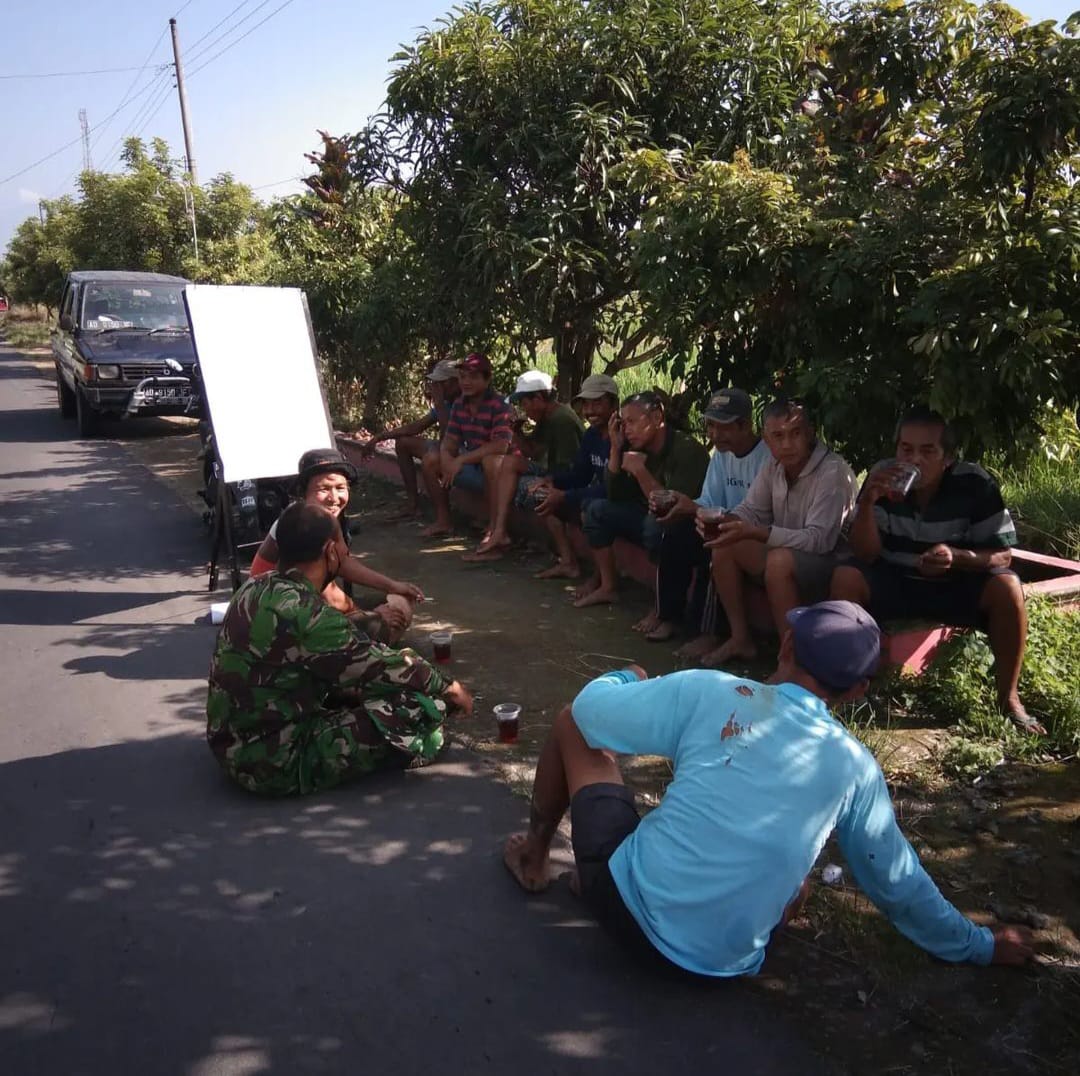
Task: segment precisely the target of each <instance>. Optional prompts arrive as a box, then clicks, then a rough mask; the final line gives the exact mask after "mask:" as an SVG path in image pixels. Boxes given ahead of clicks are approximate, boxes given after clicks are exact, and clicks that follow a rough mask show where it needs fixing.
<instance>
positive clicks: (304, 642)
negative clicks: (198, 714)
mask: <svg viewBox="0 0 1080 1076" xmlns="http://www.w3.org/2000/svg"><path fill="white" fill-rule="evenodd" d="M277 542H278V548H279V560H278V570H277V571H275V572H270V573H268V574H266V575H262V576H259V577H257V578H255V579H250V580H248V582H246V583H245V584H244V585H243V586H242V587H241V588H240V589H239V590H238V591H237V592H236V595H235V596H234V597H233V600H232V602H231V604H230V605H229V610H228V612H227V613H226V614H225V620H224V623H223V624H222V626H221V633H220V634H219V636H218V641H217V647H216V649H215V651H214V657H213V660H212V662H211V666H210V690H209V696H208V698H207V702H206V716H207V725H206V738H207V741H208V742H209V744H210V748H211V750H212V751H213V752H214V755H215V756H216V758H217V759H218V761H219V762H220V763H221V765H222V767H223V768H224V770H225V772H226V773H227V774H228V775H229V776H230V777H231V778H232V779H233V780H234V781H236V782H237V783H238V784H239V785H241V786H242V787H243V788H246V789H247V790H248V791H251V792H259V793H263V794H266V795H277V796H280V795H289V794H293V793H306V792H315V791H318V790H321V789H324V788H332V787H333V786H334V785H337V784H340V783H341V782H342V781H346V780H348V779H350V778H353V777H356V776H359V775H361V774H365V773H370V772H371V771H372V770H375V769H377V768H379V767H380V766H384V765H390V766H392V765H395V764H396V765H398V766H405V765H408V763H409V762H410V761H412V760H424V761H427V760H429V759H432V758H434V757H435V755H436V754H437V753H438V751H439V749H440V748H441V747H442V743H443V733H442V723H443V720H444V718H445V715H446V708H447V704H449V705H450V706H453V707H458V708H460V709H462V710H464V711H465V712H466V713H468V712H470V711H471V709H472V697H471V695H470V694H469V692H468V691H467V690H466V689H465V688H464V687H462V685H461V684H459V683H457V682H456V681H454V682H452V683H451V682H448V681H447V680H446V679H445V678H444V677H443V676H441V675H440V674H439V673H438V672H437V671H436V670H435V669H434V668H432V667H431V666H430V665H429V664H428V663H427V662H426V661H424V660H423V658H421V657H420V656H419V655H418V654H416V653H415V652H414V651H412V650H394V649H391V648H390V647H387V646H383V645H382V644H380V643H375V642H372V641H371V640H370V639H369V638H368V637H367V636H366V635H364V634H362V633H361V632H360V631H358V630H357V628H356V627H355V626H354V625H353V624H351V623H350V622H349V620H348V619H347V618H346V617H345V616H344V615H343V614H342V613H340V612H339V611H338V610H336V609H334V608H332V607H331V606H329V605H327V604H326V602H324V601H323V599H322V597H321V594H322V590H323V588H324V587H325V586H326V584H327V582H328V581H329V580H331V579H333V578H334V577H335V576H336V574H337V571H338V568H339V566H340V564H341V563H342V561H344V560H345V558H346V557H348V555H349V551H348V547H347V546H346V545H345V543H344V541H343V539H342V537H341V528H340V527H339V525H338V523H337V520H335V519H334V518H333V516H331V515H330V514H329V513H328V512H326V511H325V510H324V509H322V508H320V507H318V506H313V505H307V504H303V503H297V504H294V505H291V506H290V507H289V508H287V509H286V510H285V512H284V513H283V514H282V516H281V519H280V521H279V523H278V534H277Z"/></svg>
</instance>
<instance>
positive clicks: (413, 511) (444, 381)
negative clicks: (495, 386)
mask: <svg viewBox="0 0 1080 1076" xmlns="http://www.w3.org/2000/svg"><path fill="white" fill-rule="evenodd" d="M425 380H426V381H427V388H428V395H429V397H430V399H431V410H430V411H428V413H427V414H426V415H424V417H423V418H418V419H417V420H416V421H415V422H406V423H405V425H403V426H394V427H393V428H391V429H388V430H383V432H382V433H377V434H376V435H375V436H374V437H372V438H371V439H370V440H369V441H365V442H364V443H363V445H361V447H360V451H361V452H362V453H363V454H364V456H365V457H367V456H370V455H371V454H372V453H373V452H374V451H375V446H376V445H377V444H379V443H380V442H382V441H393V442H394V452H395V453H396V454H397V462H398V468H399V469H400V471H401V481H402V485H403V486H404V488H405V500H406V504H405V507H404V508H403V509H402V510H401V515H402V516H403V517H406V518H407V517H410V516H418V515H419V514H420V491H419V487H418V483H417V478H416V461H417V460H422V459H423V458H424V457H425V456H426V455H427V454H428V453H429V452H431V453H434V454H435V455H436V456H437V455H438V454H439V442H440V441H441V440H442V435H443V433H444V432H445V430H446V423H447V422H448V421H449V418H450V405H451V404H452V403H453V402H454V401H455V400H456V399H457V398H458V396H459V395H460V394H461V386H460V385H459V384H458V372H457V365H456V364H455V363H454V362H453V361H452V360H451V359H440V360H439V361H438V362H437V363H435V365H434V367H433V368H432V370H431V372H430V373H429V374H428V375H427V377H426V378H425ZM428 430H432V432H434V433H435V434H437V436H436V437H430V436H429V437H425V436H424V434H425V433H426V432H427V431H428Z"/></svg>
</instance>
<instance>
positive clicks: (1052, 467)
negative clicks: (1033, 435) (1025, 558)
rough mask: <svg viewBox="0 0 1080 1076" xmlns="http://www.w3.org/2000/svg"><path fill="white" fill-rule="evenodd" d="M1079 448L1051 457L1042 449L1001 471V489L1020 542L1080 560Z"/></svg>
mask: <svg viewBox="0 0 1080 1076" xmlns="http://www.w3.org/2000/svg"><path fill="white" fill-rule="evenodd" d="M1078 474H1080V452H1076V453H1073V452H1069V453H1067V454H1066V455H1065V456H1064V458H1060V459H1050V458H1048V457H1047V456H1045V455H1044V454H1042V453H1036V454H1033V455H1032V456H1031V458H1030V459H1029V460H1027V462H1026V463H1024V464H1023V465H1022V466H1020V467H1008V468H1004V469H1003V470H1002V471H1001V472H1000V481H1001V491H1002V494H1003V495H1004V497H1005V502H1006V504H1008V505H1009V507H1010V508H1011V509H1013V510H1014V512H1015V515H1016V525H1017V529H1018V531H1019V532H1020V537H1021V544H1022V545H1024V546H1027V547H1030V548H1033V549H1036V550H1039V551H1041V552H1045V553H1050V554H1052V555H1055V556H1059V557H1068V558H1069V559H1070V560H1080V481H1078V480H1077V475H1078Z"/></svg>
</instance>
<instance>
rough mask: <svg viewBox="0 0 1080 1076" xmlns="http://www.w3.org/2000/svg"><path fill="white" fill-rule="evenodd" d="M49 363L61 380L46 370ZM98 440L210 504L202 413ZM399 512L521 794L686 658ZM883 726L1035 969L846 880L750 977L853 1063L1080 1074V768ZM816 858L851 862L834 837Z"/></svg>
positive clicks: (849, 1066)
mask: <svg viewBox="0 0 1080 1076" xmlns="http://www.w3.org/2000/svg"><path fill="white" fill-rule="evenodd" d="M35 358H37V360H38V361H39V363H40V364H41V366H42V369H43V373H44V374H45V375H46V376H51V365H50V364H48V363H47V362H45V361H43V357H42V356H40V355H38V356H35ZM103 435H104V436H107V437H116V439H117V440H119V441H120V442H121V443H123V444H125V445H126V447H127V450H128V451H129V452H130V453H131V455H132V457H133V460H134V461H135V462H137V463H138V464H141V465H144V466H146V467H148V468H150V469H151V470H152V471H153V473H154V474H155V475H156V476H157V477H159V478H160V480H161V481H163V482H165V483H167V484H169V485H170V486H173V487H174V488H175V489H177V490H178V492H179V493H180V494H181V495H182V496H183V497H184V499H185V500H186V501H187V502H188V503H189V504H190V505H191V506H192V509H193V510H195V511H201V507H202V504H201V501H200V500H199V499H198V497H197V494H196V489H197V485H198V467H197V462H196V452H197V448H198V441H197V438H196V436H195V434H194V427H193V424H192V423H190V422H187V421H185V420H177V421H166V420H147V421H143V422H134V423H130V424H127V425H120V424H117V426H116V427H115V428H112V427H106V428H105V430H104V431H103ZM399 504H400V501H399V495H398V493H397V491H396V490H395V489H394V488H393V487H390V486H389V485H387V484H385V483H383V482H380V481H379V480H377V479H374V478H371V477H364V478H362V480H361V483H360V485H359V488H358V489H357V491H356V492H355V493H354V503H353V507H354V509H355V510H356V511H355V513H354V518H355V519H356V523H357V526H356V527H354V534H355V538H354V541H353V548H354V552H356V553H357V554H358V555H360V556H364V557H365V558H367V559H369V561H370V563H371V564H372V565H373V566H377V567H378V568H379V570H381V571H383V572H386V573H387V574H390V575H393V576H397V577H398V578H404V579H409V580H412V581H414V582H416V583H417V584H419V585H420V586H421V587H423V589H424V590H425V592H426V593H427V594H429V595H430V597H431V599H432V600H431V601H430V602H428V603H425V604H424V605H423V606H421V607H420V609H421V611H420V613H419V615H418V618H417V622H416V624H415V626H414V628H413V630H412V632H411V633H410V637H409V640H408V642H409V643H410V644H411V645H414V646H415V647H416V648H417V649H418V650H420V651H421V652H422V653H425V654H429V653H430V646H429V640H428V635H429V633H430V632H431V631H432V630H434V629H437V628H450V629H451V630H452V631H453V632H454V638H453V663H452V666H451V671H452V672H453V674H454V675H455V676H457V677H459V678H460V679H462V680H464V681H465V682H466V683H468V684H469V685H470V686H472V687H473V688H474V690H475V692H476V699H477V706H476V714H475V715H474V716H473V717H472V718H471V719H468V720H462V721H458V722H457V723H456V725H455V729H454V733H455V735H456V736H457V737H458V738H459V739H461V740H463V741H465V742H466V743H468V744H469V745H470V746H471V747H472V748H473V749H474V750H476V751H477V752H479V753H481V754H482V755H484V756H485V757H486V758H488V759H489V760H490V761H491V763H492V765H493V766H495V767H497V769H498V770H499V772H500V773H501V775H502V777H503V778H504V779H505V780H506V781H508V782H509V783H510V784H511V785H512V787H514V789H515V790H516V791H518V792H520V793H521V794H523V795H524V794H527V790H528V788H529V786H530V783H531V778H532V772H533V768H534V766H535V760H536V754H537V751H538V747H539V745H540V743H541V742H542V740H543V738H544V735H545V734H546V731H547V728H548V727H549V725H550V722H551V720H552V718H553V716H554V715H555V714H556V713H557V712H558V709H559V707H560V706H562V705H564V704H565V703H566V702H568V701H569V700H570V699H571V698H572V697H573V695H574V694H575V692H576V691H577V690H578V689H579V688H580V687H581V686H582V685H583V684H584V683H586V681H588V680H589V679H590V678H591V677H592V676H594V675H597V674H599V673H601V672H604V671H606V670H607V669H609V668H612V667H615V666H620V665H624V664H627V663H630V662H636V663H639V664H641V665H643V666H644V667H645V668H646V669H648V670H649V671H650V672H651V673H663V672H668V671H672V670H673V669H675V668H676V662H675V659H674V657H673V652H672V651H673V647H672V646H671V645H670V644H669V645H659V644H650V643H648V642H645V641H644V640H643V639H641V638H640V637H639V636H637V635H636V634H635V633H633V632H631V631H630V630H629V625H630V624H631V623H632V622H633V621H634V620H635V619H637V618H638V617H639V616H641V615H643V613H644V612H645V611H646V610H647V609H648V607H649V605H650V596H649V595H648V593H647V592H646V591H645V590H643V589H642V588H640V587H636V586H634V585H632V584H626V587H625V593H624V596H623V599H622V601H621V602H620V603H619V604H618V605H617V606H613V607H599V608H593V609H589V610H575V609H573V608H571V606H570V605H569V602H568V594H567V591H568V589H569V588H568V586H567V585H566V583H565V581H562V582H558V581H551V582H541V581H537V580H535V579H533V578H532V573H533V572H534V571H535V570H537V568H539V567H540V566H542V565H543V564H544V563H545V562H546V558H545V557H544V556H543V555H542V554H540V553H538V552H536V551H529V550H515V551H514V552H513V553H512V554H511V555H510V556H508V557H507V558H506V559H505V560H503V561H501V562H499V563H498V564H495V565H482V566H469V565H466V564H463V563H462V562H461V560H460V556H461V553H462V552H464V551H465V550H466V548H468V544H467V543H468V539H469V536H468V535H466V537H465V538H463V539H462V540H460V541H427V540H423V539H422V538H421V537H420V534H419V528H418V527H417V526H414V525H412V524H409V523H400V522H393V521H392V520H391V516H392V515H393V511H394V509H396V508H397V507H398V505H399ZM222 596H223V595H222ZM759 671H760V670H759ZM498 702H518V703H520V704H521V705H522V707H523V710H522V718H521V737H520V741H519V743H518V744H517V745H515V746H503V745H499V744H498V743H497V742H496V735H495V722H494V720H493V717H492V707H493V706H494V705H495V704H496V703H498ZM872 735H873V737H874V740H873V746H874V748H875V750H876V752H877V753H878V756H879V758H882V760H883V765H884V768H885V769H886V773H887V775H888V776H889V777H890V784H891V786H892V789H893V793H894V799H895V802H896V807H897V814H898V816H899V818H900V820H901V824H902V826H903V828H904V830H905V832H906V833H907V835H908V837H909V839H910V840H911V841H912V843H913V844H914V846H915V848H916V850H917V851H918V852H919V853H920V855H921V856H922V857H923V860H924V862H925V864H926V865H927V867H928V869H929V870H930V872H931V874H932V875H933V876H934V878H935V879H936V880H937V881H938V883H939V885H940V886H941V888H942V890H943V891H944V892H945V893H946V895H947V896H948V897H949V898H950V899H951V900H953V901H954V902H955V903H956V904H957V905H958V906H959V907H960V908H961V909H962V910H963V911H965V912H966V913H967V914H969V915H971V916H972V917H973V918H976V919H978V920H979V921H982V922H991V921H993V919H994V917H995V916H996V917H998V918H1003V919H1007V920H1009V921H1013V922H1025V923H1027V925H1029V926H1031V927H1032V928H1033V929H1034V930H1035V931H1036V938H1037V940H1038V945H1039V949H1040V957H1039V961H1038V963H1037V964H1036V965H1034V966H1032V967H1031V968H1030V969H1027V970H1023V971H1017V970H1011V969H998V968H989V969H979V968H972V967H954V966H949V965H944V964H941V963H938V962H935V961H933V960H932V959H930V958H929V957H927V956H925V954H923V953H922V952H921V951H919V950H917V949H916V948H915V947H914V946H912V945H911V944H910V943H908V942H907V941H906V940H905V939H903V938H901V937H900V936H899V935H898V934H897V933H896V932H895V931H893V930H892V929H891V928H890V927H889V926H888V924H887V923H885V921H884V920H883V919H882V918H881V917H880V916H879V915H878V914H877V913H876V912H875V911H874V910H873V908H871V907H870V906H869V904H868V902H867V900H866V899H865V898H864V897H861V896H860V894H859V893H858V892H857V890H856V889H855V888H854V887H853V886H851V885H849V884H848V882H847V873H846V871H845V874H844V882H842V884H841V885H839V886H837V887H826V886H823V885H819V886H817V887H816V889H815V892H814V894H813V896H812V898H811V900H810V902H809V903H808V905H807V909H806V911H805V913H804V915H803V916H802V917H801V918H800V919H799V920H797V921H796V922H795V923H794V924H793V925H792V927H791V928H789V929H788V930H787V931H785V932H784V933H783V935H781V936H780V938H779V939H778V940H777V942H775V943H774V944H773V945H772V947H771V948H770V952H769V956H768V959H767V961H766V964H765V967H764V970H763V972H762V973H761V974H760V975H758V976H757V977H756V978H754V979H753V980H747V981H745V982H743V983H741V984H739V988H740V989H747V990H757V991H766V992H768V993H769V994H770V995H771V996H772V997H773V998H774V999H775V1002H776V1004H779V1005H783V1006H784V1007H785V1008H786V1009H788V1010H789V1011H790V1013H792V1014H794V1015H795V1016H796V1018H799V1017H800V1016H801V1017H802V1019H801V1020H800V1022H801V1023H802V1024H803V1025H804V1026H805V1028H806V1031H807V1034H809V1035H811V1036H813V1038H814V1040H815V1041H816V1042H817V1043H818V1045H819V1046H820V1048H821V1049H822V1051H823V1052H825V1053H826V1054H828V1055H829V1056H830V1057H832V1058H834V1059H835V1060H836V1062H837V1063H838V1064H839V1065H840V1066H841V1067H842V1068H843V1069H846V1070H848V1071H851V1072H854V1073H864V1072H871V1071H875V1072H883V1073H884V1072H887V1073H970V1072H981V1073H999V1072H1000V1073H1006V1072H1009V1073H1014V1072H1015V1073H1057V1072H1061V1073H1075V1072H1077V1071H1080V1022H1078V1020H1077V1019H1076V1013H1077V1012H1078V1011H1080V942H1078V936H1080V899H1078V894H1080V768H1078V766H1077V764H1076V762H1075V760H1073V761H1071V762H1068V763H1065V764H1055V765H1052V766H1040V767H1035V766H1027V765H1002V766H999V767H998V768H996V769H995V770H994V771H993V772H992V773H991V774H989V775H988V776H986V777H984V778H983V779H982V780H980V781H979V782H978V783H977V784H974V785H972V784H958V783H956V782H950V781H946V780H945V779H944V778H942V776H941V775H940V772H939V771H938V769H937V767H936V766H935V765H934V753H935V750H936V748H937V745H938V744H939V743H940V742H941V740H942V738H943V736H944V732H943V730H940V729H934V728H927V727H925V726H922V727H914V728H905V727H904V723H903V721H902V720H901V721H899V722H897V723H895V724H893V725H891V726H890V728H889V729H888V730H885V731H881V732H872ZM628 775H629V778H630V780H631V782H632V783H633V784H634V786H635V787H636V789H637V790H638V792H639V794H640V796H641V798H642V801H643V802H644V803H645V804H646V806H648V805H654V804H655V803H656V802H657V801H658V798H659V796H661V795H662V792H663V787H664V785H665V783H666V781H667V780H669V779H670V769H669V767H668V765H667V763H666V762H665V761H663V760H659V759H646V760H639V761H638V762H636V763H635V764H634V765H632V766H630V768H629V774H628ZM821 862H822V863H825V862H832V863H836V864H839V865H841V866H842V865H843V859H842V857H841V856H840V853H839V852H838V851H837V850H836V849H835V848H833V847H831V846H829V847H827V848H826V850H825V852H824V853H823V857H822V861H821ZM820 866H821V864H819V867H820ZM815 873H816V872H815ZM561 884H565V883H561Z"/></svg>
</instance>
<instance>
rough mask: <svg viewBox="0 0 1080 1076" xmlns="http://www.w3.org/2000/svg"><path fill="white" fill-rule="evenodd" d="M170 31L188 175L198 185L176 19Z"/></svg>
mask: <svg viewBox="0 0 1080 1076" xmlns="http://www.w3.org/2000/svg"><path fill="white" fill-rule="evenodd" d="M169 29H170V30H171V31H172V51H173V62H174V66H175V69H176V89H177V90H178V92H179V94H180V121H181V122H182V123H183V125H184V153H185V155H186V156H187V170H188V175H189V176H191V182H192V183H196V184H197V183H198V182H199V178H198V176H197V175H196V173H195V153H194V151H193V150H192V143H191V123H190V122H189V120H188V103H187V89H186V88H185V87H184V65H183V64H182V63H181V62H180V41H179V39H178V37H177V36H176V19H169Z"/></svg>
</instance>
